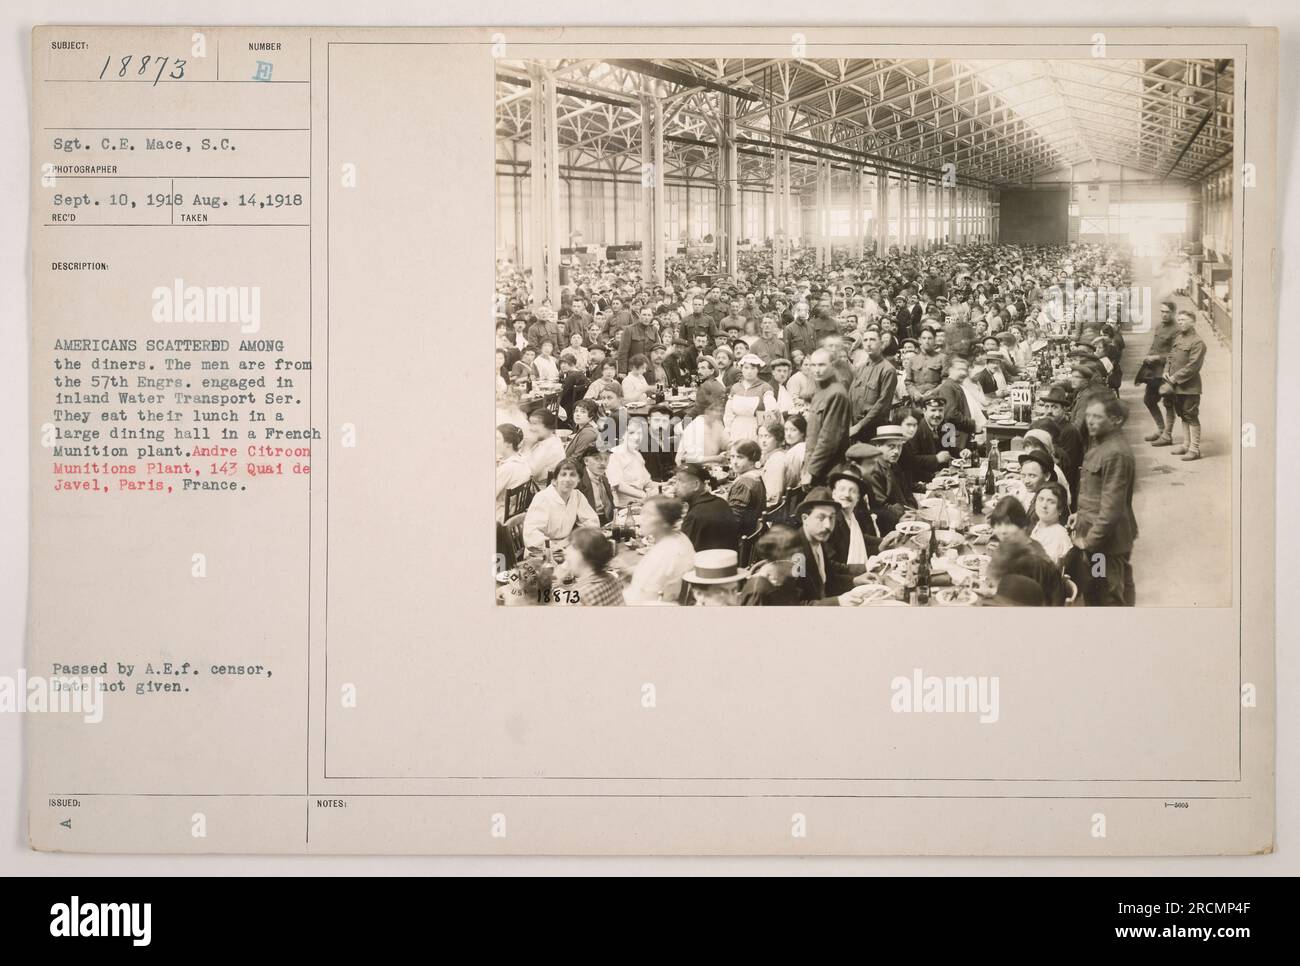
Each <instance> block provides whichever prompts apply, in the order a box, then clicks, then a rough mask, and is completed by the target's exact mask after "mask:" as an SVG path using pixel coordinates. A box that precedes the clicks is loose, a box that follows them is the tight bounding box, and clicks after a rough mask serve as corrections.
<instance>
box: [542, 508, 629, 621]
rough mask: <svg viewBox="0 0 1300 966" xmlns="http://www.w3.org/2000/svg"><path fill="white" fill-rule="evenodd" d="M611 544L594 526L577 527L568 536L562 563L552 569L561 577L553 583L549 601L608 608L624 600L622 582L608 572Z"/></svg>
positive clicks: (612, 549)
mask: <svg viewBox="0 0 1300 966" xmlns="http://www.w3.org/2000/svg"><path fill="white" fill-rule="evenodd" d="M613 559H614V543H613V541H611V540H610V539H609V537H607V536H605V534H603V533H601V532H600V530H599V529H597V528H595V527H578V528H577V529H575V530H574V531H573V532H572V534H570V536H569V543H568V548H567V549H566V551H565V554H564V563H562V564H560V566H559V567H558V568H556V574H557V576H560V577H561V578H562V579H563V578H564V577H566V576H568V577H572V578H573V580H572V582H571V583H570V582H567V581H564V582H562V583H560V584H558V585H556V586H555V589H554V590H553V595H554V596H553V597H552V600H553V601H554V602H555V603H559V604H569V605H572V606H576V607H610V606H618V605H621V604H623V603H624V600H623V582H622V581H621V580H620V579H619V578H618V575H617V574H615V573H613V572H612V571H610V569H609V563H610V561H611V560H613Z"/></svg>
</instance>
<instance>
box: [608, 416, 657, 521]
mask: <svg viewBox="0 0 1300 966" xmlns="http://www.w3.org/2000/svg"><path fill="white" fill-rule="evenodd" d="M645 435H646V430H645V427H644V426H643V425H642V424H641V421H640V420H639V419H630V420H628V424H627V429H626V430H624V432H623V439H622V441H621V442H620V443H619V444H618V445H617V446H615V447H614V448H613V449H612V450H610V452H609V467H608V468H607V469H606V470H605V478H606V479H607V480H609V486H610V489H611V490H613V491H614V506H616V507H625V506H628V505H629V504H631V503H640V502H641V501H642V500H644V499H645V498H646V495H647V493H648V492H649V489H650V487H652V486H653V485H654V484H653V483H652V482H651V480H650V471H649V470H648V469H646V465H645V457H644V456H642V455H641V442H642V440H643V439H644V438H645Z"/></svg>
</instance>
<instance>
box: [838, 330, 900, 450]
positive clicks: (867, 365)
mask: <svg viewBox="0 0 1300 966" xmlns="http://www.w3.org/2000/svg"><path fill="white" fill-rule="evenodd" d="M862 345H863V348H865V349H866V351H867V359H866V361H865V362H864V363H863V364H862V367H861V368H860V369H859V370H858V371H857V372H856V373H855V374H854V377H853V382H852V383H851V384H850V386H849V402H850V404H851V412H852V418H853V423H852V425H851V426H850V428H849V436H850V437H851V438H852V439H855V440H858V441H861V442H867V441H868V440H870V439H871V438H872V437H874V436H875V435H876V428H877V427H878V426H880V424H881V423H883V422H885V421H886V420H888V419H889V410H890V408H891V407H892V406H893V405H894V387H895V384H896V382H897V380H898V373H897V372H895V371H894V364H893V363H892V362H890V361H889V360H888V359H886V358H885V357H884V356H883V355H882V354H881V352H880V336H879V335H878V334H877V333H876V331H875V330H874V329H868V330H867V334H866V336H865V337H864V338H863V342H862Z"/></svg>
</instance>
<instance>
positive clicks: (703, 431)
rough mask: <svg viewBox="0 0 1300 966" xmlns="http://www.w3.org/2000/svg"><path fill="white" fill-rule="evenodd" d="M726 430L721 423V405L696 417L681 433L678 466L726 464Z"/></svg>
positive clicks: (718, 404) (716, 404) (727, 458)
mask: <svg viewBox="0 0 1300 966" xmlns="http://www.w3.org/2000/svg"><path fill="white" fill-rule="evenodd" d="M728 460H729V455H728V452H727V428H726V426H724V425H723V423H722V404H721V402H718V403H715V404H714V405H712V406H711V407H710V408H709V409H707V410H705V412H704V414H703V415H702V416H697V417H695V418H694V419H692V420H691V421H690V424H689V425H688V426H686V428H685V429H684V430H683V431H682V441H681V448H680V449H679V450H678V451H677V464H678V466H682V465H686V464H689V463H719V464H723V463H726V462H728Z"/></svg>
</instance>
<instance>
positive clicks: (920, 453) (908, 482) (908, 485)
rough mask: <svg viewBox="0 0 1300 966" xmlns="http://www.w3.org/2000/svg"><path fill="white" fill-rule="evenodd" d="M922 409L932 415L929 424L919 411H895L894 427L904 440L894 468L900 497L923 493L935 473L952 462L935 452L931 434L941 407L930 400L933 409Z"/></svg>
mask: <svg viewBox="0 0 1300 966" xmlns="http://www.w3.org/2000/svg"><path fill="white" fill-rule="evenodd" d="M926 409H927V410H932V411H933V422H932V421H931V419H930V418H929V417H930V413H928V412H926V413H923V412H922V411H921V410H920V409H913V408H910V407H903V408H902V409H900V410H897V413H898V415H899V420H898V425H899V428H900V429H902V431H903V435H904V436H905V437H906V439H905V440H904V441H903V449H902V451H901V452H900V453H899V455H898V463H897V464H896V465H897V467H898V477H899V482H900V483H901V484H902V487H903V492H904V493H917V492H920V491H923V490H924V489H925V484H927V483H929V482H930V481H931V480H932V479H934V475H935V473H937V472H939V470H940V469H942V468H943V467H945V466H947V465H948V464H949V463H950V462H952V454H951V453H949V452H948V451H947V450H944V449H940V448H939V441H938V439H937V438H936V437H935V432H934V430H935V425H936V424H937V423H938V422H940V421H941V420H942V419H943V403H942V402H940V401H939V400H934V404H933V406H931V405H930V404H929V403H927V404H926Z"/></svg>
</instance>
